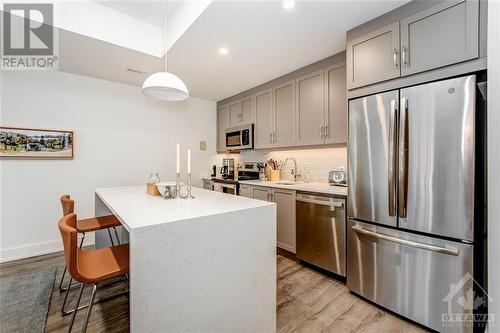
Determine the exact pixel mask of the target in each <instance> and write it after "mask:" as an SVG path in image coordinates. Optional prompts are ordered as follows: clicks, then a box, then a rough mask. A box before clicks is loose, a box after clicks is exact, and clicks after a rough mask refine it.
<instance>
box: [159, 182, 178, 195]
mask: <svg viewBox="0 0 500 333" xmlns="http://www.w3.org/2000/svg"><path fill="white" fill-rule="evenodd" d="M175 185H176V184H175V182H158V183H156V188H157V189H158V191H159V192H160V194H161V196H162V197H163V199H174V198H175V197H176V196H177V189H176V186H175Z"/></svg>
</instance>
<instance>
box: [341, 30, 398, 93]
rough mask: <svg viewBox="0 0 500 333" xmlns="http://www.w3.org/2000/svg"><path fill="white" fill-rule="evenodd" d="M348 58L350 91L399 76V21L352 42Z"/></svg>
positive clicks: (349, 42)
mask: <svg viewBox="0 0 500 333" xmlns="http://www.w3.org/2000/svg"><path fill="white" fill-rule="evenodd" d="M346 58H347V88H348V89H353V88H357V87H362V86H366V85H369V84H372V83H377V82H381V81H385V80H390V79H393V78H397V77H399V76H400V75H401V73H400V67H399V21H396V22H394V23H392V24H390V25H387V26H385V27H382V28H379V29H376V30H374V31H371V32H369V33H368V34H366V35H363V36H360V37H358V38H355V39H352V40H349V41H348V42H347V49H346Z"/></svg>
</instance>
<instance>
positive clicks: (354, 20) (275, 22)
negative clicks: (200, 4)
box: [60, 0, 408, 101]
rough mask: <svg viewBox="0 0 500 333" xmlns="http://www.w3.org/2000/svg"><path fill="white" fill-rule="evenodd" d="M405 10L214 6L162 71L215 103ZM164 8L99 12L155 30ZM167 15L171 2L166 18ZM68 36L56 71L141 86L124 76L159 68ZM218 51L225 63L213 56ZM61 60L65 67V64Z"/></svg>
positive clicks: (380, 5) (368, 4)
mask: <svg viewBox="0 0 500 333" xmlns="http://www.w3.org/2000/svg"><path fill="white" fill-rule="evenodd" d="M406 2H408V0H371V1H352V0H351V1H298V2H297V3H296V6H295V8H294V9H293V10H291V11H286V10H285V9H283V7H282V2H281V1H214V2H212V3H211V4H210V5H208V7H207V8H206V9H205V10H204V11H203V12H202V13H201V15H199V16H198V18H197V19H196V20H195V21H194V22H193V23H192V24H191V25H190V26H189V27H188V28H187V30H186V31H185V32H184V33H183V34H182V36H180V38H179V39H178V40H177V41H176V42H175V44H174V45H173V46H172V47H171V48H170V50H169V52H168V64H169V68H168V69H169V71H170V72H173V73H175V74H177V75H179V76H180V77H181V78H182V79H183V80H184V81H185V82H186V84H187V86H188V89H189V91H190V94H191V95H192V96H195V97H200V98H205V99H209V100H215V101H217V100H221V99H223V98H226V97H229V96H232V95H234V94H236V93H239V92H242V91H244V90H246V89H249V88H252V87H254V86H256V85H259V84H261V83H264V82H267V81H269V80H271V79H274V78H276V77H279V76H281V75H284V74H286V73H288V72H291V71H293V70H296V69H298V68H301V67H303V66H305V65H308V64H310V63H313V62H315V61H318V60H321V59H323V58H326V57H328V56H330V55H333V54H336V53H339V52H341V51H343V50H345V33H346V31H347V30H349V29H351V28H353V27H355V26H357V25H359V24H362V23H364V22H366V21H368V20H370V19H372V18H375V17H377V16H379V15H381V14H383V13H386V12H388V11H390V10H392V9H394V8H396V7H399V6H401V5H403V4H404V3H406ZM99 3H100V4H103V2H102V1H101V2H99ZM162 3H164V2H161V1H105V2H104V5H105V6H109V7H110V8H114V9H115V10H117V11H120V12H122V13H124V14H126V15H130V16H134V17H135V18H137V19H140V20H145V21H148V22H150V23H153V24H159V23H161V21H162V19H163V18H162V17H161V15H159V14H158V13H157V12H158V11H159V10H160V8H161V6H162ZM172 7H173V9H174V11H175V4H172ZM170 8H171V4H170V2H169V17H170V13H171V11H170ZM74 36H75V37H74V40H73V41H72V40H71V38H66V39H64V43H62V41H61V46H60V48H61V52H62V54H61V57H60V59H61V65H62V66H61V69H62V70H65V71H69V72H73V73H78V74H83V75H89V76H94V77H99V78H102V79H107V80H111V81H118V82H123V83H127V84H133V85H137V86H140V85H142V82H143V80H144V78H145V77H146V74H137V73H132V72H127V71H126V68H134V69H137V70H141V71H144V72H151V71H155V70H159V69H160V68H158V67H161V59H160V58H157V57H153V56H150V55H144V54H142V55H141V54H140V53H138V52H136V51H132V50H127V49H126V48H122V47H118V46H115V45H112V44H109V43H104V42H100V41H92V40H91V39H86V38H84V37H83V36H78V35H74ZM222 46H224V47H227V48H228V49H229V54H228V55H226V56H221V55H220V54H219V53H218V51H217V50H218V48H219V47H222ZM63 54H66V55H67V57H68V58H66V57H64V58H66V59H68V60H69V59H70V61H68V60H67V61H66V63H64V64H63V57H62V56H63ZM156 68H158V69H156Z"/></svg>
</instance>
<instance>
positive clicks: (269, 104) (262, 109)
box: [254, 89, 274, 148]
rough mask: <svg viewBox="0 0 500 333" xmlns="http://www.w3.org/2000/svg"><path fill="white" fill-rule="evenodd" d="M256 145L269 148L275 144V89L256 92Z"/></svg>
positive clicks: (256, 146)
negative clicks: (273, 136)
mask: <svg viewBox="0 0 500 333" xmlns="http://www.w3.org/2000/svg"><path fill="white" fill-rule="evenodd" d="M254 101H255V129H254V147H255V148H269V147H271V146H272V145H273V143H272V133H273V132H274V124H273V91H272V90H271V89H268V90H264V91H261V92H259V93H257V94H255V98H254Z"/></svg>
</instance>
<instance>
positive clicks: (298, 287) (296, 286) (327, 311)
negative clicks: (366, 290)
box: [0, 253, 425, 333]
mask: <svg viewBox="0 0 500 333" xmlns="http://www.w3.org/2000/svg"><path fill="white" fill-rule="evenodd" d="M47 267H57V274H56V279H55V286H54V292H53V293H52V299H51V303H50V308H49V314H48V317H47V324H46V332H47V333H56V332H57V333H59V332H66V331H67V326H68V324H69V321H70V319H71V318H70V317H71V316H65V317H62V316H61V312H60V309H61V305H62V302H63V299H64V294H63V293H60V292H59V289H58V284H59V279H60V277H61V274H62V272H63V269H64V259H63V256H62V253H57V254H50V255H45V256H40V257H35V258H29V259H23V260H18V261H14V262H9V263H3V264H0V276H7V275H11V274H17V273H22V272H30V271H36V270H42V269H45V268H47ZM277 272H278V287H277V305H276V315H277V330H278V332H312V333H315V332H360V333H361V332H363V333H368V332H389V333H390V332H412V333H413V332H425V331H424V330H423V329H422V328H420V327H417V326H415V325H413V324H411V323H409V322H406V321H404V320H403V319H400V318H399V317H397V316H394V315H392V314H390V313H387V312H385V311H383V310H381V309H379V308H378V307H376V306H374V305H372V304H370V303H369V302H366V301H364V300H363V299H361V298H359V297H357V296H355V295H353V294H352V293H350V292H349V290H348V289H347V287H346V286H345V285H344V284H342V283H340V282H338V281H336V280H335V279H333V278H331V277H329V276H327V275H323V274H321V273H319V272H317V271H316V270H313V269H311V268H309V267H305V266H303V265H301V264H300V263H298V262H297V261H296V260H293V257H288V258H287V257H286V256H283V255H278V257H277ZM127 288H128V284H127V282H126V281H118V282H116V283H113V284H111V285H108V286H103V287H101V288H100V289H99V292H98V299H99V298H101V297H109V296H110V295H113V294H116V293H119V292H123V291H125V290H126V289H127ZM75 294H76V290H75V291H72V293H71V294H70V299H71V300H74V298H75ZM89 295H90V288H89V289H88V290H86V292H84V296H83V298H84V299H83V301H86V300H87V299H88V297H89ZM71 296H73V297H71ZM128 311H129V308H128V296H127V295H122V296H119V297H116V298H113V299H112V300H109V301H106V302H102V303H98V304H96V305H94V308H93V310H92V316H91V318H90V323H89V326H88V330H87V332H89V333H90V332H92V333H93V332H110V333H111V332H112V333H114V332H117V333H118V332H128V330H129V323H128ZM84 314H85V310H81V311H79V312H78V315H77V319H76V322H75V326H74V328H73V329H74V331H75V332H79V330H80V328H81V324H82V321H83V317H84Z"/></svg>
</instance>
